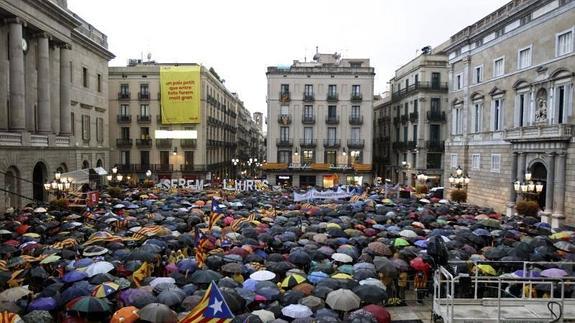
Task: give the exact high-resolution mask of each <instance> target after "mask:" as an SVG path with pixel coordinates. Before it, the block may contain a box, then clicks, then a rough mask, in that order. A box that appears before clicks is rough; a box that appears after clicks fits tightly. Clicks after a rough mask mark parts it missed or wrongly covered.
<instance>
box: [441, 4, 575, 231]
mask: <svg viewBox="0 0 575 323" xmlns="http://www.w3.org/2000/svg"><path fill="white" fill-rule="evenodd" d="M574 33H575V1H571V0H545V1H533V0H515V1H511V2H509V3H508V4H506V5H505V6H503V7H501V8H499V9H498V10H496V11H494V12H493V13H491V14H489V15H488V16H486V17H485V18H483V19H481V20H479V21H477V22H475V23H473V24H472V25H470V26H469V27H467V28H465V29H463V30H461V31H460V32H458V33H457V34H455V35H453V36H452V37H451V39H450V40H449V45H448V46H447V48H446V49H445V51H446V53H447V54H448V59H449V82H450V83H449V84H450V87H449V109H450V111H449V114H448V119H449V121H448V124H449V136H448V139H447V141H446V156H445V167H444V169H445V171H444V176H445V177H447V176H449V174H450V173H451V172H453V170H454V169H455V168H456V167H461V168H462V169H463V170H464V172H465V173H467V174H469V176H470V177H471V181H470V183H469V187H468V195H469V197H468V200H469V201H470V202H472V203H480V204H482V205H488V206H491V207H493V208H494V209H496V210H498V211H506V212H507V213H508V214H512V213H513V206H514V204H515V202H516V201H517V199H518V198H525V196H522V195H525V194H519V196H518V194H516V191H515V186H516V185H519V187H521V185H520V184H531V185H533V186H531V185H530V186H529V187H531V188H533V187H534V185H535V184H538V183H539V184H540V185H543V189H542V192H541V193H536V192H535V196H536V199H537V200H538V202H539V205H540V207H541V208H542V209H543V210H544V216H543V221H548V222H550V223H552V226H553V227H557V226H558V225H559V224H561V223H563V222H567V223H573V222H575V219H574V218H573V213H574V211H575V175H574V174H575V162H574V161H575V159H574V158H571V157H572V156H573V154H574V153H575V151H574V148H575V146H574V145H573V144H572V140H573V133H572V124H573V96H574V95H573V80H574V72H575V51H574V47H573V43H574V36H575V35H574ZM570 156H571V157H570ZM526 174H527V178H526ZM529 179H530V181H529ZM494 188H497V189H494ZM525 188H527V186H525Z"/></svg>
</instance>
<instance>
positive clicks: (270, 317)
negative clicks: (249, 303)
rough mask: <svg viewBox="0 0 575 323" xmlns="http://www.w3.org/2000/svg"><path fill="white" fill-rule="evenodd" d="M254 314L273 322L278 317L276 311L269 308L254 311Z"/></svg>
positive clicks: (265, 321) (265, 322)
mask: <svg viewBox="0 0 575 323" xmlns="http://www.w3.org/2000/svg"><path fill="white" fill-rule="evenodd" d="M252 314H253V315H257V316H258V317H259V318H260V320H262V322H264V323H267V322H271V321H273V320H275V319H276V317H275V314H274V312H271V311H267V310H257V311H253V312H252Z"/></svg>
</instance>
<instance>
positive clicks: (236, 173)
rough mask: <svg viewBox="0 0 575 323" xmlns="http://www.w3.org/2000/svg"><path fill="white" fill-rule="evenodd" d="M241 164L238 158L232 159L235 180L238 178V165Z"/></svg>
mask: <svg viewBox="0 0 575 323" xmlns="http://www.w3.org/2000/svg"><path fill="white" fill-rule="evenodd" d="M239 162H240V160H239V159H238V158H232V165H233V167H234V178H237V177H238V169H237V167H238V163H239Z"/></svg>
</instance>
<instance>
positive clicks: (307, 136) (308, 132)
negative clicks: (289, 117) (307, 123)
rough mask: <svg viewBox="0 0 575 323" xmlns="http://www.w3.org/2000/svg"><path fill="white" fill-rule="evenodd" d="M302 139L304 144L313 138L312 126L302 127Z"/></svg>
mask: <svg viewBox="0 0 575 323" xmlns="http://www.w3.org/2000/svg"><path fill="white" fill-rule="evenodd" d="M303 140H304V142H305V143H306V144H308V145H309V144H310V143H311V142H312V140H313V127H304V128H303Z"/></svg>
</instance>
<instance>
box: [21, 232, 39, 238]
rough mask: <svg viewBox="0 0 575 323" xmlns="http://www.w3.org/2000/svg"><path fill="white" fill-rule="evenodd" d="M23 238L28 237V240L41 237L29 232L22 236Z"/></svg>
mask: <svg viewBox="0 0 575 323" xmlns="http://www.w3.org/2000/svg"><path fill="white" fill-rule="evenodd" d="M22 236H23V237H28V238H34V239H35V238H40V235H39V234H38V233H34V232H28V233H24V234H23V235H22Z"/></svg>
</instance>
